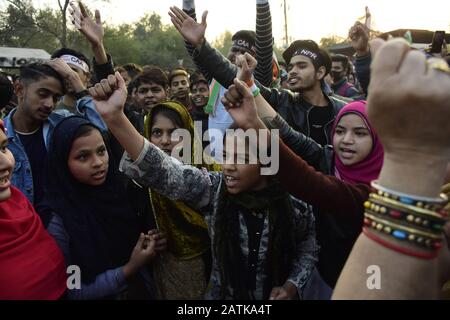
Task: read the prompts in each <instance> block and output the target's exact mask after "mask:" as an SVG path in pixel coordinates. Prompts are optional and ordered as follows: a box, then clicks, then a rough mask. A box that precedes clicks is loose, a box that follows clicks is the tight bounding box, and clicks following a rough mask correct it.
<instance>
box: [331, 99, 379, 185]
mask: <svg viewBox="0 0 450 320" xmlns="http://www.w3.org/2000/svg"><path fill="white" fill-rule="evenodd" d="M332 136H333V149H334V166H335V167H334V175H335V176H336V177H337V178H340V179H341V180H344V181H347V182H350V183H352V184H356V183H364V184H370V182H371V181H372V180H376V179H377V178H378V175H379V173H380V171H381V167H382V166H383V147H382V146H381V143H380V140H379V139H378V136H377V135H376V133H375V131H374V129H373V128H372V126H371V125H370V123H369V120H368V118H367V112H366V103H365V102H364V101H356V102H352V103H350V104H348V105H346V106H345V107H344V108H342V109H341V111H340V112H339V113H338V115H337V116H336V120H335V122H334V126H333V129H332Z"/></svg>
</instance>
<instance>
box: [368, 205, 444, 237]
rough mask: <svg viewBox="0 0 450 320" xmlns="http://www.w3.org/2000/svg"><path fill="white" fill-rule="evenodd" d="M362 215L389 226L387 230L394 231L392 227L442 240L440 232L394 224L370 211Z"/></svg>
mask: <svg viewBox="0 0 450 320" xmlns="http://www.w3.org/2000/svg"><path fill="white" fill-rule="evenodd" d="M364 216H365V217H366V218H368V219H369V220H371V221H372V222H376V223H379V224H383V225H385V226H387V227H389V229H388V231H389V232H391V231H394V229H398V230H400V231H402V232H407V233H409V234H413V235H416V236H420V237H427V238H430V239H434V240H442V232H438V233H433V232H427V231H423V230H419V229H414V228H411V227H408V226H405V225H401V224H396V223H395V222H393V221H389V220H386V219H382V218H379V217H377V216H374V215H371V214H370V213H367V212H366V213H365V214H364ZM371 226H373V225H371ZM376 229H377V230H378V229H379V228H378V227H377V228H376ZM378 231H385V232H386V233H388V231H386V230H384V229H380V230H378ZM399 239H400V238H399Z"/></svg>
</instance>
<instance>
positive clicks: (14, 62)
mask: <svg viewBox="0 0 450 320" xmlns="http://www.w3.org/2000/svg"><path fill="white" fill-rule="evenodd" d="M49 59H50V54H49V53H48V52H47V51H45V50H42V49H30V48H12V47H0V68H20V66H22V65H24V64H28V63H32V62H38V61H44V60H49Z"/></svg>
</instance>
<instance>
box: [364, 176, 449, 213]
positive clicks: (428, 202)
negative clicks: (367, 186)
mask: <svg viewBox="0 0 450 320" xmlns="http://www.w3.org/2000/svg"><path fill="white" fill-rule="evenodd" d="M371 186H372V188H374V189H375V190H377V191H378V195H380V196H385V197H386V198H390V199H393V200H399V201H400V202H402V203H404V204H407V205H413V206H417V207H419V208H420V207H423V208H425V209H429V207H428V206H436V205H437V206H440V207H443V206H444V205H445V204H446V203H447V202H448V197H447V196H446V195H445V194H443V193H441V194H440V195H439V198H428V197H422V196H415V195H409V194H406V193H402V192H398V191H394V190H390V189H388V188H386V187H382V186H380V185H379V184H378V182H377V181H372V182H371Z"/></svg>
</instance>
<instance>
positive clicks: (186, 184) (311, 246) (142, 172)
mask: <svg viewBox="0 0 450 320" xmlns="http://www.w3.org/2000/svg"><path fill="white" fill-rule="evenodd" d="M120 170H121V171H122V172H124V173H125V174H126V175H127V176H129V177H130V178H132V179H134V180H136V182H138V183H139V184H141V185H145V186H147V187H150V188H152V189H153V190H155V191H157V192H159V193H160V194H162V195H164V196H166V197H168V198H169V199H172V200H181V201H184V202H185V203H186V204H188V205H190V206H192V207H193V208H197V209H199V210H200V211H201V212H202V213H203V214H204V217H205V221H206V223H207V225H208V232H209V235H210V238H211V239H214V225H215V219H216V214H217V203H218V195H219V190H220V188H221V184H222V181H223V179H222V173H221V172H208V171H206V170H200V169H198V168H196V167H193V166H190V165H185V164H183V163H181V162H180V161H178V160H177V159H175V158H172V157H170V156H168V155H166V154H165V153H164V152H163V151H161V150H160V149H158V148H157V147H156V146H154V145H152V144H151V143H149V142H148V141H147V140H145V144H144V148H143V150H142V152H141V154H140V155H139V158H138V159H137V160H136V161H134V162H133V161H132V159H130V158H129V156H128V155H127V154H126V153H125V154H124V156H123V158H122V161H121V163H120ZM292 199H293V204H294V208H295V215H294V220H295V221H293V223H294V225H295V229H296V231H297V232H296V234H297V235H298V241H299V243H298V246H297V248H298V250H297V254H296V256H295V259H294V261H293V266H292V272H291V274H290V276H289V278H288V279H287V281H290V282H291V283H293V284H294V285H295V286H296V287H297V288H298V291H299V294H300V296H301V295H302V291H303V287H304V286H305V284H306V282H307V280H308V279H309V277H310V275H311V273H312V271H313V269H314V266H315V264H316V262H317V257H318V252H319V247H318V244H317V242H316V234H315V226H314V215H313V213H312V209H311V207H310V206H309V205H306V204H305V203H304V202H301V201H299V200H297V199H295V198H292ZM239 222H240V242H241V250H242V253H243V256H244V257H247V256H248V235H247V227H246V224H245V220H244V218H243V216H242V214H241V213H240V214H239ZM268 232H269V227H268V218H267V215H266V218H265V222H264V229H263V234H262V237H261V243H260V248H259V254H258V265H257V268H256V270H257V276H256V288H257V289H256V290H255V292H251V293H250V296H251V297H254V298H255V299H262V298H263V294H262V289H263V283H264V280H265V275H264V272H263V268H264V267H263V266H264V260H265V255H266V252H267V249H268V248H267V245H268ZM212 247H213V246H212ZM228 292H230V293H231V288H228ZM219 293H220V273H219V269H218V266H217V262H216V259H215V257H214V252H213V266H212V273H211V278H210V283H209V286H208V291H207V293H206V298H207V299H219V297H220V295H219ZM230 296H231V295H230Z"/></svg>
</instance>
